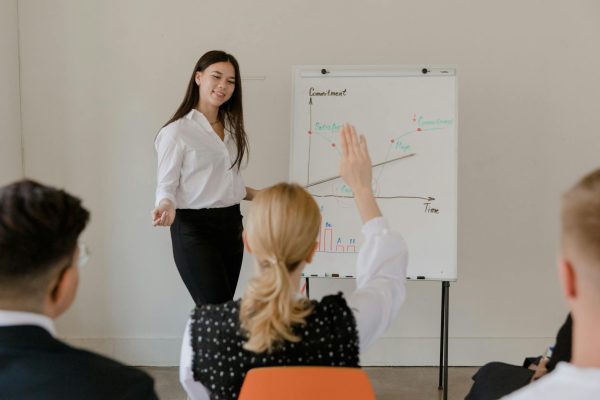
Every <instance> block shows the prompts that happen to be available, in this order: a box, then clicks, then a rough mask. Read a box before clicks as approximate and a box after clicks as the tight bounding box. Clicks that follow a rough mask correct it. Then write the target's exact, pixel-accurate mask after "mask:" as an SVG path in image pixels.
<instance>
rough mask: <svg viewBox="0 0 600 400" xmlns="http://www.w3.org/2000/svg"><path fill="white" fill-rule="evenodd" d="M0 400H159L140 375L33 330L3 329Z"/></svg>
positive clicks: (149, 382) (27, 327)
mask: <svg viewBox="0 0 600 400" xmlns="http://www.w3.org/2000/svg"><path fill="white" fill-rule="evenodd" d="M0 399H2V400H13V399H15V400H16V399H18V400H30V399H44V400H46V399H47V400H54V399H56V400H58V399H60V400H70V399H78V400H80V399H85V400H96V399H97V400H100V399H111V400H112V399H115V400H116V399H122V400H125V399H127V400H134V399H136V400H137V399H140V400H141V399H144V400H153V399H157V397H156V394H155V392H154V382H153V380H152V378H151V377H150V376H148V375H147V374H146V373H145V372H142V371H140V370H138V369H135V368H132V367H127V366H125V365H123V364H120V363H118V362H116V361H113V360H110V359H108V358H106V357H102V356H100V355H98V354H94V353H91V352H89V351H85V350H80V349H76V348H73V347H71V346H69V345H67V344H65V343H63V342H61V341H59V340H56V339H55V338H53V337H52V335H50V333H48V332H47V331H46V330H45V329H43V328H41V327H38V326H33V325H21V326H8V327H0Z"/></svg>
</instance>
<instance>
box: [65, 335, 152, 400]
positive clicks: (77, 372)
mask: <svg viewBox="0 0 600 400" xmlns="http://www.w3.org/2000/svg"><path fill="white" fill-rule="evenodd" d="M65 348H66V351H64V352H62V354H60V355H59V354H57V355H56V357H55V358H56V359H55V360H54V362H53V364H54V365H55V367H58V366H59V365H60V366H61V367H60V368H61V369H62V370H63V371H64V372H65V373H67V374H68V376H69V377H70V380H71V381H72V382H73V385H74V386H78V385H80V386H81V387H82V388H84V389H85V388H87V389H86V390H94V391H96V393H97V394H100V393H102V394H103V395H105V396H113V397H111V398H115V399H120V398H123V399H156V398H157V397H156V394H155V392H154V380H153V379H152V377H150V375H148V374H147V373H146V372H144V371H142V370H140V369H138V368H134V367H130V366H127V365H125V364H122V363H120V362H118V361H115V360H112V359H110V358H108V357H105V356H103V355H100V354H98V353H94V352H91V351H88V350H83V349H78V348H74V347H71V346H68V345H65ZM66 371H68V372H66ZM107 398H108V397H107Z"/></svg>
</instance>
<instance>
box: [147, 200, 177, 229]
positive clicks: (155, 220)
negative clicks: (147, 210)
mask: <svg viewBox="0 0 600 400" xmlns="http://www.w3.org/2000/svg"><path fill="white" fill-rule="evenodd" d="M173 221H175V207H174V206H173V203H171V201H170V200H168V199H162V200H161V201H160V203H159V205H158V207H156V208H155V209H154V210H152V225H153V226H171V224H172V223H173Z"/></svg>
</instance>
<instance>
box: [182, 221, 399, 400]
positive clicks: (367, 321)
mask: <svg viewBox="0 0 600 400" xmlns="http://www.w3.org/2000/svg"><path fill="white" fill-rule="evenodd" d="M362 234H363V235H364V237H365V241H364V243H363V244H362V246H361V248H360V250H359V253H358V260H357V270H356V290H355V291H354V292H353V293H352V294H351V295H350V296H349V297H348V298H347V300H346V301H347V303H348V306H349V307H350V308H351V309H352V311H353V312H354V317H355V318H356V328H357V330H358V337H359V343H360V352H361V353H362V352H364V351H365V350H367V349H368V348H369V346H370V345H371V344H373V342H374V341H375V340H377V338H379V336H381V334H382V333H383V332H384V331H385V330H386V329H387V327H388V326H389V325H390V323H391V322H392V321H393V320H394V318H395V317H396V315H397V313H398V310H399V309H400V306H401V305H402V303H403V302H404V297H405V294H406V290H405V286H404V284H405V282H406V267H407V264H408V251H407V248H406V243H405V242H404V239H403V238H402V236H400V234H398V233H396V232H393V231H390V230H389V227H388V223H387V220H386V219H385V218H383V217H378V218H373V219H372V220H370V221H368V222H367V223H366V224H364V225H363V227H362ZM190 325H191V320H188V322H187V325H186V328H185V332H184V334H183V342H182V344H181V357H180V361H179V381H180V382H181V385H182V386H183V388H184V389H185V390H186V392H187V393H188V396H189V397H190V398H191V399H192V400H205V399H209V393H208V390H207V389H206V388H205V387H204V386H203V385H202V384H201V383H200V382H197V381H195V380H194V374H193V372H192V354H193V351H192V347H191V335H190Z"/></svg>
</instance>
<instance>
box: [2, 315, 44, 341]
mask: <svg viewBox="0 0 600 400" xmlns="http://www.w3.org/2000/svg"><path fill="white" fill-rule="evenodd" d="M17 325H35V326H39V327H42V328H44V329H45V330H47V331H48V332H50V334H51V335H52V336H56V330H55V329H54V322H52V320H51V319H50V318H49V317H47V316H45V315H43V314H36V313H32V312H24V311H9V310H0V327H4V326H17Z"/></svg>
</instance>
